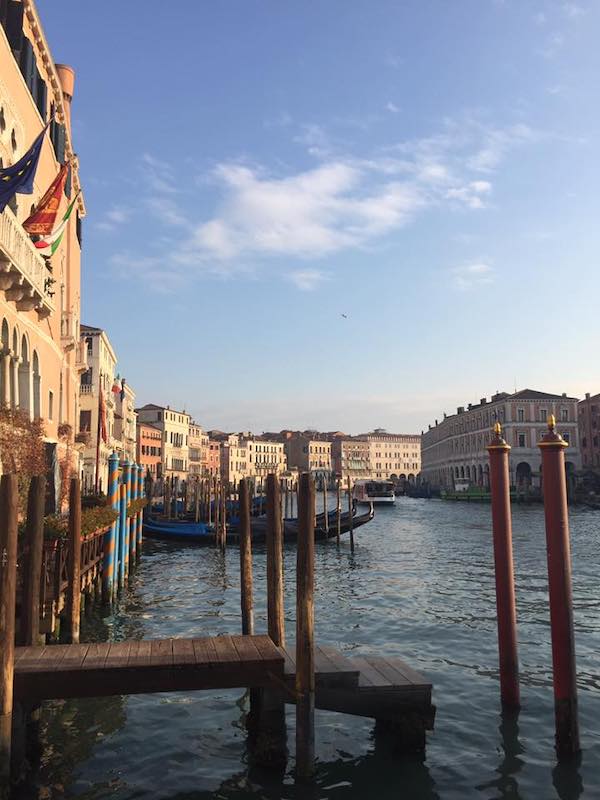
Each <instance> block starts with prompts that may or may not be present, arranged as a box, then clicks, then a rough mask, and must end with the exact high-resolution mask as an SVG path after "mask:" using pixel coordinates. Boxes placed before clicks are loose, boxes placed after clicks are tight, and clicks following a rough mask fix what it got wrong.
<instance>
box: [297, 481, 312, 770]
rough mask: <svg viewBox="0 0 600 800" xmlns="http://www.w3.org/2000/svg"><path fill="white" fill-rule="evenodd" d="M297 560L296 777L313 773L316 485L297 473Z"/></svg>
mask: <svg viewBox="0 0 600 800" xmlns="http://www.w3.org/2000/svg"><path fill="white" fill-rule="evenodd" d="M298 500H299V504H298V552H297V561H296V778H297V779H298V780H301V781H302V780H306V779H308V778H310V777H311V776H312V774H313V772H314V758H315V637H314V577H315V529H314V519H315V484H314V481H313V479H312V478H311V476H310V474H309V473H306V472H305V473H303V474H302V475H301V476H300V483H299V490H298Z"/></svg>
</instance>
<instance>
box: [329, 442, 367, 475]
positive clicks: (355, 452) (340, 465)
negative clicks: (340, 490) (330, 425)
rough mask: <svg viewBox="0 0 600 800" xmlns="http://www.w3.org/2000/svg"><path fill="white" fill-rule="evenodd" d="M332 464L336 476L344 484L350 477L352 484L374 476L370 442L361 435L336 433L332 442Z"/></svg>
mask: <svg viewBox="0 0 600 800" xmlns="http://www.w3.org/2000/svg"><path fill="white" fill-rule="evenodd" d="M331 464H332V469H333V471H334V473H335V475H336V477H337V478H339V479H340V480H341V481H342V483H343V485H344V486H345V485H346V483H347V481H348V478H350V483H351V485H352V486H354V484H355V483H356V481H359V480H364V479H369V478H372V477H373V474H372V470H371V444H370V442H368V441H366V440H365V439H361V438H360V437H359V436H346V435H345V434H341V435H334V438H333V440H332V442H331Z"/></svg>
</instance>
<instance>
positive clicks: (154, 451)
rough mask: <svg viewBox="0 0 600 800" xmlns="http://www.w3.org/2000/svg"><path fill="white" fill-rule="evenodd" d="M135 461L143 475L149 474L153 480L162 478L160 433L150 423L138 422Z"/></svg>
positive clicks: (159, 430) (158, 429)
mask: <svg viewBox="0 0 600 800" xmlns="http://www.w3.org/2000/svg"><path fill="white" fill-rule="evenodd" d="M136 435H137V448H136V461H137V463H138V464H141V465H142V472H143V475H144V476H146V475H147V473H150V475H151V476H152V478H153V480H157V479H158V478H161V477H162V431H161V429H160V428H158V427H157V426H156V425H153V424H152V423H151V422H138V424H137V427H136Z"/></svg>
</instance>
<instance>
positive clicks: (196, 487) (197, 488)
mask: <svg viewBox="0 0 600 800" xmlns="http://www.w3.org/2000/svg"><path fill="white" fill-rule="evenodd" d="M194 522H196V523H198V522H200V478H196V483H195V484H194Z"/></svg>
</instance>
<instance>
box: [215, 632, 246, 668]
mask: <svg viewBox="0 0 600 800" xmlns="http://www.w3.org/2000/svg"><path fill="white" fill-rule="evenodd" d="M214 644H215V649H216V651H217V655H218V657H219V661H221V662H234V663H235V662H237V663H240V657H239V654H238V651H237V650H236V649H235V646H234V644H233V642H232V641H231V636H215V638H214Z"/></svg>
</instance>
